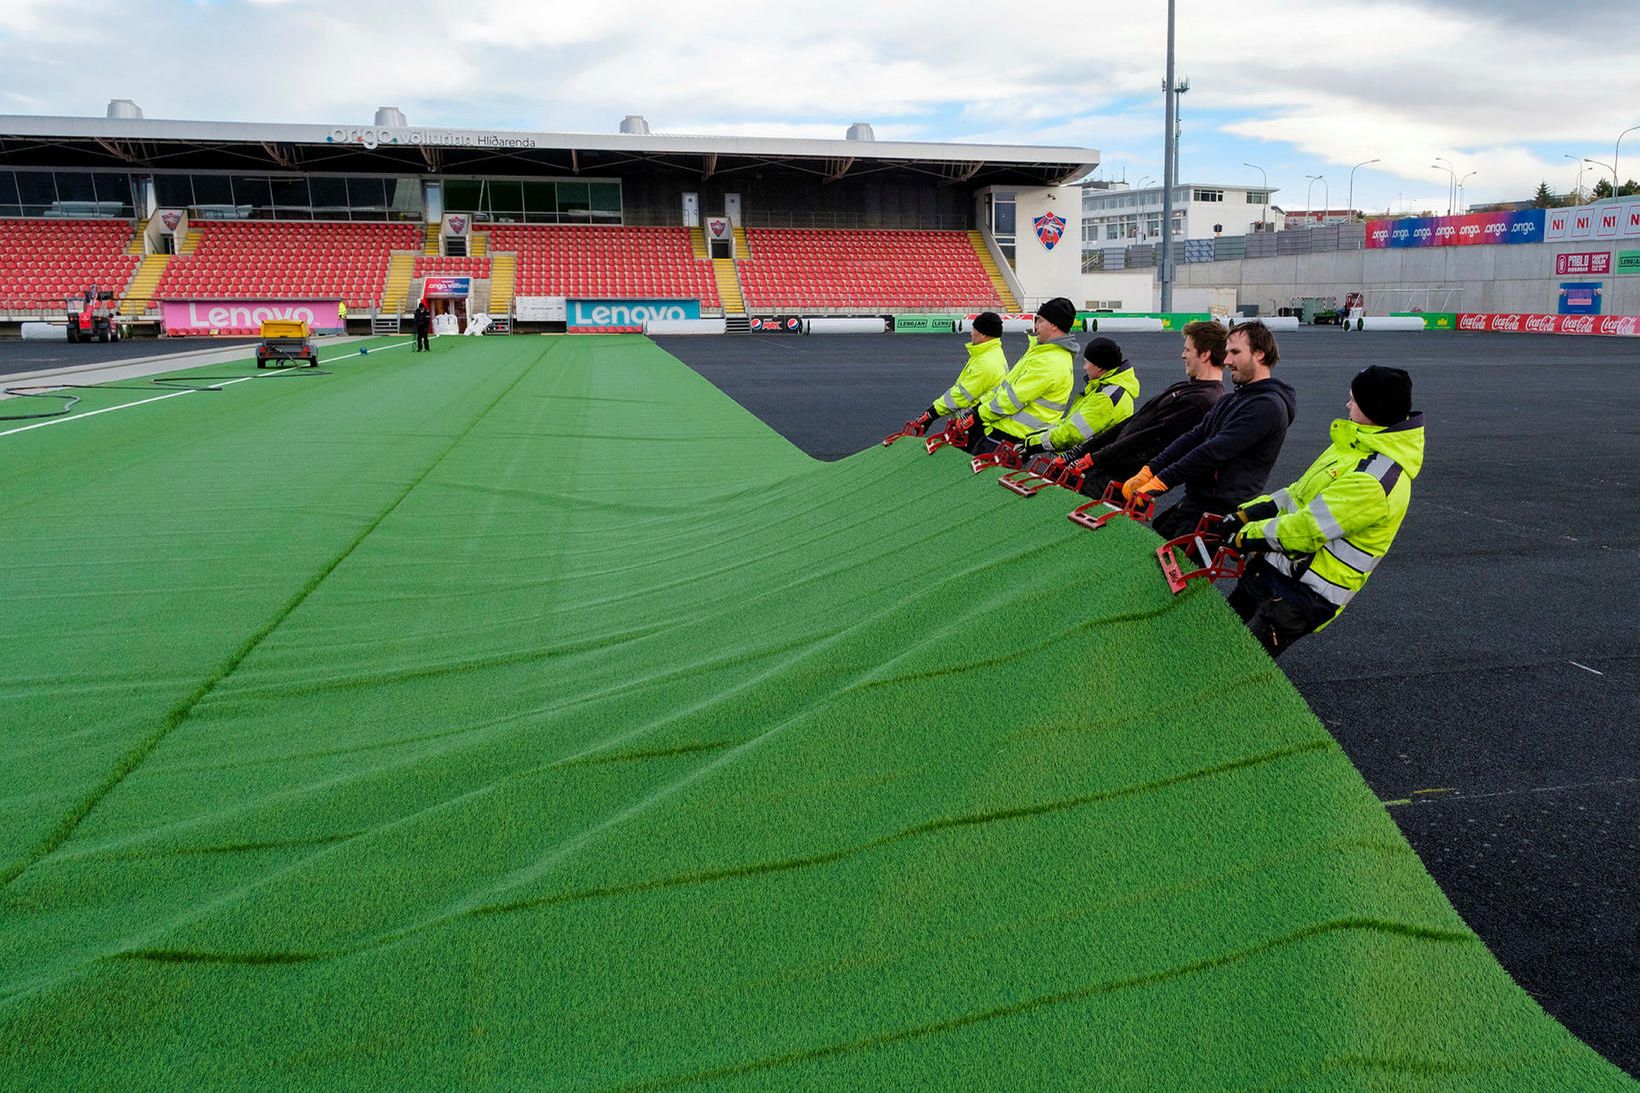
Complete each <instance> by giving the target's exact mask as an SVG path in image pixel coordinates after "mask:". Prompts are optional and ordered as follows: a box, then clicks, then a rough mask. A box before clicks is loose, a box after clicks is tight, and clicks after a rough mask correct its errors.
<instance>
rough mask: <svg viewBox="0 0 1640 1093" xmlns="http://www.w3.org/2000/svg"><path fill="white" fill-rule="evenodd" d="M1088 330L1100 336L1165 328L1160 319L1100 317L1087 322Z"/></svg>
mask: <svg viewBox="0 0 1640 1093" xmlns="http://www.w3.org/2000/svg"><path fill="white" fill-rule="evenodd" d="M1088 329H1089V330H1096V331H1098V332H1099V333H1101V334H1111V333H1132V332H1134V331H1145V332H1151V331H1160V330H1165V329H1166V327H1165V326H1164V325H1163V323H1162V320H1160V319H1139V318H1126V317H1122V316H1115V317H1111V318H1106V317H1104V316H1100V317H1097V318H1093V319H1089V320H1088Z"/></svg>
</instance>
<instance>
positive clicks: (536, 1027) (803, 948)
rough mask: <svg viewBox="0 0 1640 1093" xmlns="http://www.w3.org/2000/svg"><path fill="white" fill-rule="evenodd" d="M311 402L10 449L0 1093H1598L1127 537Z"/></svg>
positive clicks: (544, 391)
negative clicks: (1111, 1091)
mask: <svg viewBox="0 0 1640 1093" xmlns="http://www.w3.org/2000/svg"><path fill="white" fill-rule="evenodd" d="M332 352H333V353H338V354H340V353H342V352H344V351H341V350H333V351H332ZM777 367H778V365H777V364H772V365H771V375H770V382H771V383H778V382H780V376H779V375H778V372H776V371H774V369H775V368H777ZM235 369H238V370H241V371H243V372H244V373H245V374H247V375H248V374H251V373H252V372H253V371H254V369H251V368H250V367H249V366H248V365H239V366H229V367H227V368H223V367H217V368H213V369H209V370H207V371H209V372H211V373H212V374H223V373H224V372H233V371H234V370H235ZM332 371H333V372H334V374H333V375H330V376H317V377H304V378H300V379H297V378H293V377H283V376H281V377H277V378H274V377H269V378H265V379H260V380H257V381H255V382H246V383H242V384H238V385H235V386H232V387H229V388H227V389H225V390H223V391H220V392H208V393H198V394H190V395H188V396H186V397H178V398H174V399H168V400H165V401H161V402H156V403H151V404H149V405H145V406H141V407H136V408H133V409H129V410H120V411H116V412H113V413H108V414H103V415H100V416H98V417H95V418H82V419H79V420H67V421H65V422H63V423H62V424H60V425H54V426H50V427H46V428H40V429H35V430H31V431H29V432H25V433H14V434H12V435H8V436H0V558H3V564H0V582H3V589H4V599H3V603H4V613H3V616H0V672H3V686H0V726H3V733H0V768H3V771H4V781H3V785H0V879H3V881H4V885H3V888H0V1086H4V1087H5V1088H8V1089H17V1088H33V1087H61V1088H110V1087H116V1086H117V1087H120V1088H131V1087H135V1088H152V1089H188V1088H208V1087H219V1086H263V1087H309V1088H349V1087H364V1086H368V1087H378V1088H387V1089H405V1088H415V1087H436V1088H451V1087H456V1086H485V1087H503V1088H511V1087H518V1086H556V1087H566V1088H619V1087H639V1088H648V1087H655V1088H659V1087H667V1086H673V1085H690V1084H695V1083H702V1082H714V1083H719V1084H726V1085H738V1086H742V1087H746V1088H765V1087H771V1086H775V1087H805V1088H851V1087H860V1086H884V1087H941V1088H952V1087H957V1088H975V1087H983V1088H1025V1087H1033V1086H1034V1087H1057V1088H1103V1087H1109V1086H1112V1085H1127V1086H1137V1085H1146V1086H1154V1087H1160V1088H1170V1089H1179V1088H1191V1087H1199V1086H1203V1085H1224V1086H1240V1087H1245V1086H1278V1087H1279V1086H1291V1085H1303V1086H1322V1087H1340V1088H1343V1087H1360V1086H1386V1087H1420V1088H1430V1089H1451V1088H1476V1089H1496V1088H1500V1087H1516V1088H1522V1089H1569V1088H1607V1087H1610V1088H1617V1087H1623V1086H1625V1085H1626V1084H1627V1081H1626V1079H1625V1078H1624V1077H1623V1076H1622V1075H1621V1074H1620V1073H1619V1072H1618V1071H1617V1070H1615V1069H1614V1068H1612V1067H1610V1066H1608V1065H1607V1064H1606V1063H1605V1062H1604V1061H1602V1060H1601V1059H1600V1058H1599V1057H1598V1056H1597V1055H1595V1054H1594V1053H1593V1052H1591V1051H1590V1050H1588V1049H1587V1048H1586V1047H1584V1046H1583V1045H1582V1044H1580V1043H1579V1042H1578V1041H1577V1040H1575V1039H1574V1038H1573V1037H1572V1036H1571V1035H1570V1034H1569V1033H1567V1032H1566V1031H1565V1030H1564V1029H1563V1028H1561V1027H1560V1026H1559V1025H1558V1024H1556V1023H1555V1022H1554V1021H1552V1020H1550V1019H1549V1018H1548V1017H1546V1016H1545V1015H1544V1014H1543V1013H1542V1011H1541V1010H1539V1008H1538V1007H1537V1005H1536V1004H1535V1003H1534V1002H1533V1001H1532V1000H1531V999H1530V998H1529V997H1528V996H1527V995H1526V994H1525V993H1524V992H1522V991H1521V990H1519V989H1518V988H1517V987H1516V986H1515V985H1514V984H1513V983H1512V982H1511V981H1510V979H1509V978H1508V976H1507V975H1506V974H1505V973H1504V972H1503V971H1502V969H1501V968H1500V967H1499V966H1498V965H1497V964H1496V963H1495V962H1494V961H1493V959H1492V958H1491V956H1490V955H1489V954H1488V953H1487V951H1486V949H1485V948H1484V947H1483V946H1482V945H1481V944H1480V942H1479V941H1478V940H1477V939H1476V938H1475V937H1474V935H1473V934H1471V933H1470V932H1469V930H1468V929H1466V928H1465V926H1464V924H1463V923H1462V922H1461V921H1460V920H1459V918H1458V917H1457V915H1456V914H1455V913H1454V912H1453V910H1452V908H1451V907H1450V906H1449V905H1448V903H1447V902H1446V900H1445V899H1444V898H1443V897H1442V895H1441V894H1440V892H1439V891H1438V890H1437V889H1436V887H1435V885H1434V884H1433V883H1431V881H1430V880H1429V878H1428V876H1427V875H1426V874H1425V872H1424V870H1423V868H1422V866H1421V865H1420V863H1419V861H1418V859H1417V858H1416V857H1415V856H1414V855H1413V853H1412V851H1411V850H1410V849H1409V848H1408V846H1407V844H1406V843H1405V841H1403V839H1402V838H1401V836H1400V834H1399V833H1398V831H1397V830H1396V828H1395V826H1394V824H1393V823H1392V822H1391V821H1390V820H1389V819H1388V818H1387V817H1386V815H1385V813H1384V809H1383V807H1382V806H1381V805H1380V803H1379V802H1378V801H1377V800H1375V799H1374V798H1373V796H1372V794H1371V793H1370V792H1369V791H1368V790H1367V788H1366V786H1365V785H1364V784H1363V782H1362V781H1361V779H1360V777H1359V776H1358V775H1357V774H1356V773H1355V771H1354V770H1353V768H1352V767H1351V766H1350V764H1349V762H1348V760H1347V759H1346V757H1345V756H1344V755H1343V754H1342V752H1341V751H1340V750H1339V748H1338V746H1337V745H1336V744H1335V743H1334V742H1333V740H1332V739H1331V737H1330V736H1329V735H1328V734H1327V732H1326V731H1325V730H1324V729H1323V728H1322V726H1321V725H1320V724H1319V723H1318V722H1317V721H1316V719H1315V717H1314V716H1313V715H1312V714H1311V713H1310V712H1309V710H1308V709H1307V708H1306V707H1305V705H1304V703H1303V702H1302V700H1301V699H1300V698H1299V697H1298V695H1297V694H1296V693H1295V692H1294V691H1293V689H1292V688H1291V687H1290V686H1289V685H1288V684H1287V682H1286V680H1285V679H1284V678H1283V677H1282V675H1281V674H1280V672H1279V671H1278V670H1277V669H1276V668H1275V667H1274V666H1273V665H1272V663H1271V662H1270V661H1269V660H1268V659H1266V658H1265V657H1264V655H1263V654H1262V653H1261V652H1260V651H1259V649H1258V648H1257V646H1256V645H1255V644H1254V643H1253V642H1252V641H1251V640H1250V639H1249V638H1248V636H1247V635H1246V634H1245V633H1244V632H1243V631H1242V629H1241V628H1240V626H1239V625H1238V624H1237V623H1236V621H1235V619H1234V617H1233V616H1232V615H1231V613H1230V612H1229V611H1228V610H1227V609H1226V608H1225V606H1224V605H1223V603H1222V602H1221V601H1220V599H1219V598H1218V597H1217V595H1216V594H1215V593H1213V592H1212V591H1211V590H1208V589H1193V590H1191V591H1190V592H1188V593H1187V594H1185V595H1183V596H1179V597H1177V598H1175V597H1173V596H1171V595H1169V594H1168V592H1167V589H1166V587H1165V585H1164V584H1163V582H1162V579H1161V575H1160V572H1159V570H1158V568H1157V565H1156V560H1155V555H1154V548H1155V545H1156V540H1155V538H1154V536H1153V535H1152V534H1151V533H1150V532H1149V531H1148V530H1145V529H1143V528H1140V527H1138V526H1137V525H1134V524H1131V523H1129V522H1119V523H1116V524H1113V525H1112V526H1110V527H1108V528H1106V529H1104V530H1103V531H1100V532H1096V533H1093V532H1087V531H1082V530H1079V529H1078V528H1076V527H1075V526H1073V525H1072V524H1070V523H1069V522H1068V521H1067V520H1066V519H1065V512H1066V511H1067V510H1068V509H1069V508H1070V507H1071V504H1072V500H1073V499H1072V498H1071V497H1070V496H1069V495H1066V494H1063V493H1059V492H1058V491H1055V492H1053V493H1045V494H1042V495H1039V496H1037V497H1035V498H1032V499H1028V500H1027V499H1022V498H1019V497H1016V496H1014V495H1013V494H1011V493H1008V492H1006V491H1004V490H1000V489H998V488H997V487H996V485H995V484H994V480H995V478H996V474H995V473H994V472H993V473H991V474H987V475H984V476H979V477H975V476H973V475H970V474H969V472H968V469H967V466H966V460H965V457H963V456H962V455H961V454H960V453H957V452H953V451H949V450H947V451H943V452H940V453H938V454H936V455H935V456H933V457H930V456H927V455H926V454H924V452H923V449H922V446H921V445H920V444H917V443H916V442H905V443H901V444H898V445H896V446H894V447H893V448H890V449H886V450H885V449H882V448H875V449H872V450H870V451H866V452H862V453H860V454H859V455H857V456H855V457H853V458H851V459H848V460H844V461H842V462H840V463H836V464H829V465H828V464H820V463H816V462H814V461H812V460H810V459H809V458H808V457H806V456H804V455H802V454H801V453H800V452H798V451H796V450H795V449H794V448H792V447H791V446H790V445H788V444H787V443H786V442H785V441H784V440H782V439H781V438H780V437H779V436H777V435H776V434H774V433H773V432H771V431H770V430H769V429H768V428H767V427H765V426H764V425H763V424H761V423H760V422H758V421H757V420H756V419H755V418H753V417H752V416H751V415H749V414H747V413H746V412H745V411H743V410H742V409H740V408H739V407H738V406H736V405H735V404H734V403H733V402H731V401H730V400H728V399H727V398H725V397H723V396H722V395H720V394H719V393H718V392H717V391H716V390H715V389H714V388H713V387H712V386H711V385H709V384H708V383H707V382H706V381H705V380H703V379H701V378H699V377H698V376H696V375H695V374H694V373H693V372H691V371H689V370H688V369H687V368H685V367H683V366H682V365H681V364H679V363H678V362H677V361H675V360H673V359H672V358H670V357H668V356H667V355H666V354H664V353H662V352H661V351H659V350H658V349H656V348H654V347H653V346H651V345H650V344H649V343H648V342H646V341H644V340H642V339H638V338H580V339H568V338H557V339H546V338H524V337H520V338H511V339H494V340H485V341H479V340H477V339H459V340H458V339H442V340H440V341H439V342H438V343H437V351H436V352H434V353H432V354H427V355H413V354H411V353H409V352H408V351H404V350H399V351H385V352H383V351H378V352H374V353H372V354H371V355H369V356H368V357H362V356H351V355H348V356H344V357H343V358H342V359H340V360H338V361H337V362H336V363H335V364H334V365H333V366H332ZM141 397H143V396H141V395H139V394H137V393H134V392H128V391H118V392H106V393H103V392H97V393H93V397H92V398H90V399H88V400H87V402H86V403H85V404H83V405H82V409H96V408H99V407H101V406H109V405H115V404H118V403H120V402H126V401H133V400H135V399H137V398H141ZM6 428H7V427H6V426H0V432H3V431H5V429H6Z"/></svg>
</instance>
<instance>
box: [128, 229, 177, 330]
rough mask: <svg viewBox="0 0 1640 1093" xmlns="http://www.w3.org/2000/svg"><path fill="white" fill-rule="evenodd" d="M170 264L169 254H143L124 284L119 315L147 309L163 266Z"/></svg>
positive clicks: (163, 271) (136, 312)
mask: <svg viewBox="0 0 1640 1093" xmlns="http://www.w3.org/2000/svg"><path fill="white" fill-rule="evenodd" d="M139 238H140V237H139ZM170 264H171V256H170V255H169V254H148V255H144V256H143V259H142V265H140V266H138V267H137V271H136V272H135V273H133V274H132V275H131V281H130V283H129V284H127V285H126V286H125V296H124V298H123V299H122V300H121V301H120V314H121V315H124V316H127V317H133V316H137V315H141V314H142V313H143V312H145V311H147V310H148V307H149V305H150V304H152V303H153V302H154V290H155V289H157V288H158V287H159V279H160V278H161V277H163V276H164V275H165V268H166V267H167V266H169V265H170Z"/></svg>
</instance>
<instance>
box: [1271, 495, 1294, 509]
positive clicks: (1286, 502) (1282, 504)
mask: <svg viewBox="0 0 1640 1093" xmlns="http://www.w3.org/2000/svg"><path fill="white" fill-rule="evenodd" d="M1270 500H1272V501H1274V502H1275V503H1276V508H1278V509H1280V510H1281V511H1282V512H1297V511H1298V506H1297V505H1296V504H1294V503H1293V495H1292V491H1290V490H1277V491H1276V492H1275V493H1272V494H1271V495H1270Z"/></svg>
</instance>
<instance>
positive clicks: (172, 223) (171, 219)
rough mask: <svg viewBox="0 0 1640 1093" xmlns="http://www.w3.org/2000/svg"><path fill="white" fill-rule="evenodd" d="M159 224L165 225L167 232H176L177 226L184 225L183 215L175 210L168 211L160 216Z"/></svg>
mask: <svg viewBox="0 0 1640 1093" xmlns="http://www.w3.org/2000/svg"><path fill="white" fill-rule="evenodd" d="M159 222H160V223H161V224H164V225H165V230H166V231H168V232H174V231H176V230H177V225H178V224H180V223H182V214H181V213H180V212H177V211H176V210H175V209H166V210H165V211H164V212H162V213H160V214H159Z"/></svg>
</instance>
